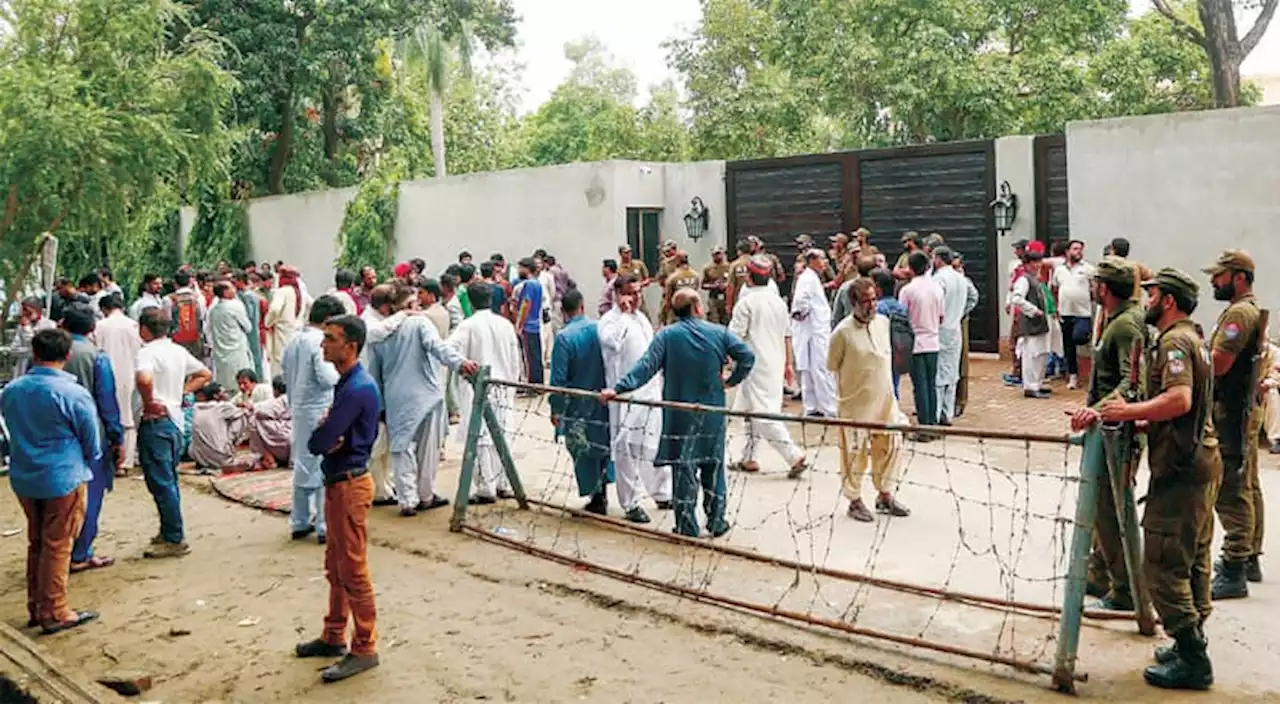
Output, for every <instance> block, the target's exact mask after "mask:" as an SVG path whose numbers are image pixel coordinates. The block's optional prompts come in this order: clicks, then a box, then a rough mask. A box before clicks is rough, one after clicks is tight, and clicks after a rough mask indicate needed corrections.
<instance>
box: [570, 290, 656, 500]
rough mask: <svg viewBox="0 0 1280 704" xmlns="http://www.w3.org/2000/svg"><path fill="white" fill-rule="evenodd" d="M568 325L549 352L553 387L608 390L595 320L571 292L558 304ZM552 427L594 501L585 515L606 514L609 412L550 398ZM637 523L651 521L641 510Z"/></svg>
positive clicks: (586, 402)
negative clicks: (588, 318) (588, 315)
mask: <svg viewBox="0 0 1280 704" xmlns="http://www.w3.org/2000/svg"><path fill="white" fill-rule="evenodd" d="M560 305H561V307H562V308H563V310H564V319H565V320H566V321H567V322H566V323H565V326H564V328H562V329H561V330H560V332H558V333H556V338H555V344H554V345H553V346H552V347H551V385H552V386H563V387H568V388H571V389H584V390H588V391H599V390H600V389H602V388H604V385H605V380H604V354H603V353H602V352H601V350H600V333H599V331H598V329H597V327H596V323H595V321H594V320H587V318H586V316H584V315H583V314H582V308H583V302H582V293H581V292H580V291H578V290H577V289H572V290H570V291H569V292H568V293H566V294H565V296H564V299H563V300H562V301H561V303H560ZM551 422H552V424H554V425H555V426H556V435H560V436H563V437H564V444H565V447H567V448H568V449H569V454H570V455H572V456H573V472H574V475H575V476H576V478H577V480H578V496H590V497H591V501H590V502H588V503H587V505H586V510H587V511H590V512H591V513H598V514H600V515H602V516H603V515H605V514H607V513H608V512H609V500H608V498H607V497H606V495H605V485H606V484H608V483H609V476H608V475H609V445H610V442H609V410H608V408H606V407H605V406H604V405H603V404H600V403H597V402H596V401H595V399H590V398H574V397H569V396H562V395H559V394H555V395H552V396H551ZM627 518H628V519H629V520H631V521H632V522H635V523H648V522H649V516H648V515H646V514H645V512H644V509H641V508H639V507H637V508H636V509H634V510H633V511H630V512H628V513H627Z"/></svg>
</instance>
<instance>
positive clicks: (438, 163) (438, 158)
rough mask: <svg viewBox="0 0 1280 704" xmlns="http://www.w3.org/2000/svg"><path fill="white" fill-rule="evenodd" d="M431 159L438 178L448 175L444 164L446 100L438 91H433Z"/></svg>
mask: <svg viewBox="0 0 1280 704" xmlns="http://www.w3.org/2000/svg"><path fill="white" fill-rule="evenodd" d="M431 157H432V159H433V160H434V161H435V167H436V178H444V177H445V176H447V175H448V173H447V172H446V170H445V164H444V100H443V99H441V97H440V91H439V90H438V89H434V88H433V89H432V90H431Z"/></svg>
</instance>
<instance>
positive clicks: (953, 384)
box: [933, 246, 978, 425]
mask: <svg viewBox="0 0 1280 704" xmlns="http://www.w3.org/2000/svg"><path fill="white" fill-rule="evenodd" d="M954 261H955V254H954V253H953V252H952V251H951V248H949V247H946V246H940V247H937V248H936V249H934V250H933V280H934V282H935V283H937V284H938V286H939V287H940V288H941V289H942V324H941V325H940V326H939V327H938V376H937V379H938V424H939V425H951V421H953V420H955V417H956V416H955V412H956V388H957V387H958V386H959V384H960V354H961V352H962V351H963V349H964V339H963V338H962V336H961V323H963V322H964V317H965V316H966V315H968V314H969V313H970V312H972V311H973V308H974V306H976V305H978V299H977V296H976V293H977V289H975V288H973V285H972V284H970V283H969V280H968V279H966V278H965V277H964V275H963V274H961V273H960V272H958V271H956V270H955V268H954V267H952V266H951V264H952V262H954ZM971 289H972V292H973V293H974V294H975V295H974V296H973V297H970V291H971Z"/></svg>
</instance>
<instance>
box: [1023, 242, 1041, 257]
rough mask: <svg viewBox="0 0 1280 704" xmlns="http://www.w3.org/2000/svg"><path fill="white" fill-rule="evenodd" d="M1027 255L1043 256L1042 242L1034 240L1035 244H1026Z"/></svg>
mask: <svg viewBox="0 0 1280 704" xmlns="http://www.w3.org/2000/svg"><path fill="white" fill-rule="evenodd" d="M1027 254H1039V255H1040V256H1044V242H1041V241H1039V240H1036V241H1035V242H1028V243H1027Z"/></svg>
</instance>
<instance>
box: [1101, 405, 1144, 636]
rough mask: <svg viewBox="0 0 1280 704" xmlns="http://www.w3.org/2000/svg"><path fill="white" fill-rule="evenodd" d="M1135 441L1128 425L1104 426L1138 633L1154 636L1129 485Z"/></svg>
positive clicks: (1136, 516) (1139, 534) (1109, 473)
mask: <svg viewBox="0 0 1280 704" xmlns="http://www.w3.org/2000/svg"><path fill="white" fill-rule="evenodd" d="M1132 442H1133V438H1132V436H1129V435H1128V433H1126V432H1125V430H1124V428H1122V427H1119V426H1113V425H1105V424H1104V425H1103V426H1102V445H1103V447H1104V448H1105V450H1106V457H1107V472H1108V475H1109V476H1110V479H1111V482H1110V483H1111V487H1110V488H1111V496H1112V498H1113V499H1114V500H1115V507H1116V520H1117V521H1118V523H1119V526H1120V543H1121V547H1122V548H1123V549H1124V564H1125V567H1126V568H1127V569H1128V572H1129V593H1130V594H1132V595H1133V606H1134V612H1135V613H1136V614H1137V618H1138V632H1139V633H1141V634H1142V635H1144V636H1153V635H1155V634H1156V614H1155V610H1154V608H1153V607H1152V605H1151V592H1150V591H1148V590H1147V580H1146V575H1145V574H1144V573H1143V565H1142V534H1141V533H1139V531H1138V509H1137V507H1136V506H1135V505H1134V501H1133V487H1131V486H1129V463H1130V462H1134V461H1136V460H1134V459H1133V458H1132V452H1133V448H1132V446H1131V443H1132ZM1104 491H1105V489H1104Z"/></svg>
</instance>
